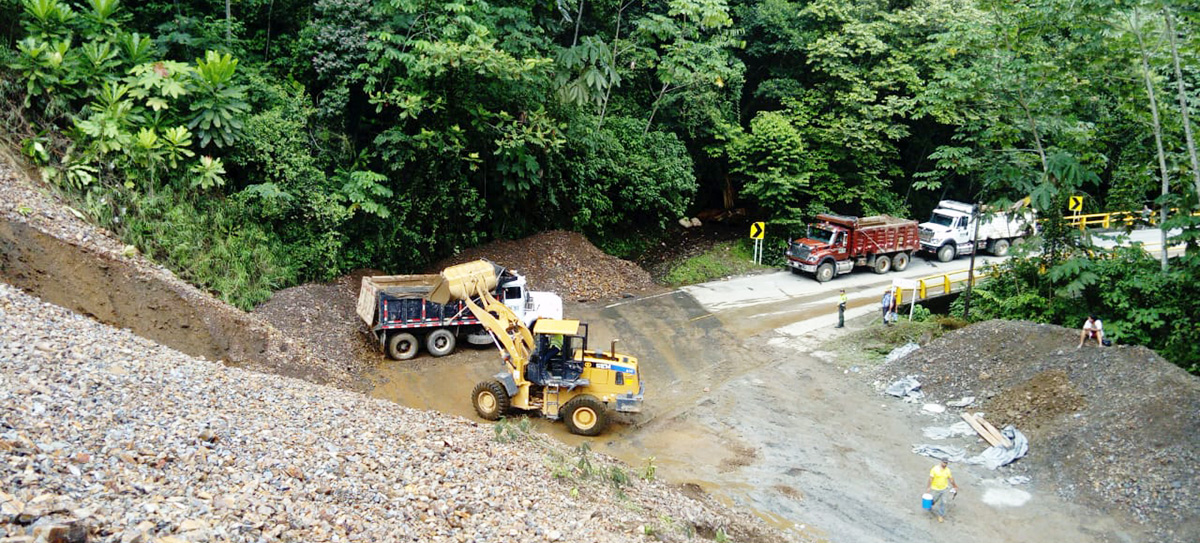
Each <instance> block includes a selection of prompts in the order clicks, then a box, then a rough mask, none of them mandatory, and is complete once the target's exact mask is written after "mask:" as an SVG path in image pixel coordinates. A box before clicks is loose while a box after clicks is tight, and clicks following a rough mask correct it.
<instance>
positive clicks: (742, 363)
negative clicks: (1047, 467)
mask: <svg viewBox="0 0 1200 543" xmlns="http://www.w3.org/2000/svg"><path fill="white" fill-rule="evenodd" d="M880 279H881V278H874V281H875V283H878V284H875V283H873V282H872V281H871V280H867V279H864V280H863V281H862V283H863V284H861V285H858V286H857V288H859V289H861V290H862V292H863V294H860V295H858V297H859V299H860V300H859V301H858V302H856V303H857V304H858V309H856V314H858V315H861V316H860V317H858V319H857V320H852V322H851V326H850V328H851V329H853V328H854V327H858V326H867V325H870V321H871V320H872V318H873V314H874V313H873V312H874V301H875V300H874V298H875V296H874V291H875V290H882V288H883V285H884V284H886V283H885V282H883V283H880V282H879V281H880ZM808 282H809V283H813V282H812V281H811V280H809V281H808ZM748 283H750V284H758V285H763V284H764V281H763V280H762V278H758V279H757V280H748ZM856 284H857V283H856ZM701 288H703V287H701ZM868 292H869V293H870V294H867V293H868ZM759 294H761V293H759ZM759 294H756V293H755V292H754V291H750V290H747V291H746V292H745V294H744V298H746V299H752V298H756V297H760V296H759ZM810 296H811V297H813V299H812V300H810V301H809V303H811V304H812V305H813V306H814V309H812V310H811V311H809V312H805V311H800V312H797V313H792V314H789V315H787V316H782V317H781V316H778V313H779V311H780V309H779V307H775V305H777V304H779V303H780V300H767V301H766V302H765V305H764V304H763V303H759V304H753V303H750V304H736V303H728V304H727V305H726V306H725V307H726V308H727V310H726V311H716V312H713V311H710V310H709V308H706V307H705V306H704V305H702V304H701V303H700V302H699V301H698V300H697V298H696V297H694V296H693V295H691V294H688V293H686V292H682V291H673V292H669V293H665V294H660V295H654V296H648V297H646V298H641V299H637V300H630V301H623V302H619V303H617V304H609V305H608V306H601V305H584V304H568V307H567V308H566V311H565V313H566V314H567V315H571V316H573V317H579V318H581V319H582V320H584V321H586V322H588V323H589V324H590V325H591V341H592V346H593V348H595V347H602V348H607V346H608V340H609V339H610V338H612V337H619V338H620V339H621V342H620V343H619V344H618V345H619V347H618V349H619V350H621V351H623V352H629V353H633V354H636V355H637V356H639V357H640V360H641V364H642V371H643V375H644V379H645V380H646V383H647V385H646V386H647V392H646V398H647V400H646V406H645V407H646V411H645V412H644V413H642V414H640V415H639V416H638V417H636V418H634V419H632V420H629V421H626V424H620V425H616V426H614V427H613V428H612V429H610V431H609V432H608V433H606V434H605V435H603V436H601V437H600V438H596V439H594V440H592V442H591V443H592V447H593V448H594V449H596V450H599V451H601V452H604V453H607V454H610V455H613V456H616V457H618V458H620V459H622V460H624V461H625V462H627V463H628V464H630V465H632V466H644V465H647V463H648V462H651V463H652V464H653V465H654V466H655V467H656V468H657V470H658V474H659V475H660V476H662V477H665V478H667V479H668V480H671V481H674V482H679V483H693V484H696V485H699V486H701V487H702V488H704V489H705V490H707V491H708V492H710V493H712V494H714V495H715V496H717V497H718V498H720V499H723V500H727V501H729V502H731V503H735V504H738V505H742V506H746V507H749V508H751V509H753V510H754V511H756V512H757V513H758V514H759V515H761V516H762V517H763V518H765V519H767V520H768V521H769V522H771V523H773V524H775V525H777V526H779V527H781V528H784V529H786V530H789V531H792V532H794V533H797V534H798V535H800V536H801V537H803V538H804V539H809V540H814V541H833V542H856V543H869V542H894V541H932V542H940V541H945V542H955V543H963V542H970V541H979V542H984V541H987V542H1006V541H1011V542H1024V541H1097V542H1107V541H1112V542H1123V541H1142V540H1143V539H1142V537H1141V535H1140V533H1139V532H1138V528H1137V527H1136V526H1134V525H1132V524H1130V523H1126V522H1123V521H1122V520H1121V519H1117V518H1113V517H1110V516H1105V515H1101V514H1098V513H1096V512H1094V511H1092V510H1088V509H1084V508H1082V507H1078V506H1075V505H1073V504H1071V503H1067V502H1064V501H1063V500H1061V499H1059V498H1057V497H1056V496H1055V494H1054V493H1053V491H1052V489H1049V488H1039V487H1037V486H1036V485H1033V486H1029V485H1025V486H1023V487H1019V488H1015V487H1011V486H1009V485H1007V484H1005V483H1003V482H1002V481H1001V476H1002V474H1003V472H990V471H987V470H986V469H984V468H980V467H975V466H966V465H956V466H954V467H953V469H954V470H955V475H956V478H957V480H958V482H959V485H960V486H961V487H962V488H963V492H962V493H961V494H960V495H959V497H958V498H957V499H956V500H955V502H954V504H953V506H952V510H951V512H950V514H949V517H948V519H947V523H946V524H938V523H937V522H936V521H935V520H934V519H933V518H932V517H930V516H929V515H928V514H927V513H925V512H924V511H922V510H921V509H920V495H921V493H922V492H923V491H924V485H925V482H926V477H927V474H928V470H929V467H930V466H932V465H933V463H934V461H933V460H932V459H929V458H925V457H921V456H917V455H915V454H913V453H912V452H911V448H912V446H913V444H915V443H919V442H922V441H923V438H922V436H921V428H922V426H927V425H929V424H930V420H929V418H928V417H926V416H923V415H921V414H920V412H919V409H918V407H919V406H914V405H912V404H906V403H903V402H900V401H898V400H896V399H894V398H890V397H886V396H881V395H879V394H878V393H876V392H875V391H874V389H873V388H872V387H870V386H869V384H868V383H865V382H863V381H862V380H860V379H856V378H855V377H854V376H853V375H852V374H849V373H846V372H844V370H843V369H841V368H838V367H835V366H833V365H831V364H830V363H828V362H824V361H822V360H821V359H820V358H817V357H814V356H812V352H813V351H814V350H817V349H819V348H820V346H821V345H822V344H823V343H824V342H825V341H826V340H828V339H829V338H830V337H831V336H832V335H833V333H834V332H835V330H833V329H832V328H830V327H829V326H825V327H821V328H814V330H813V331H810V332H800V333H793V334H789V333H785V332H780V331H777V330H776V328H782V329H785V330H786V329H787V327H788V326H789V325H791V324H795V322H804V321H805V320H810V319H821V318H823V319H824V320H825V321H826V322H827V323H828V324H832V322H831V321H830V318H829V316H828V308H831V307H834V306H833V305H832V302H830V301H828V300H824V301H823V300H822V298H821V297H822V295H820V294H812V295H810ZM826 296H827V295H826ZM701 298H703V296H701ZM729 299H732V298H729ZM760 301H761V300H760ZM821 305H823V306H824V307H825V308H826V310H825V311H824V317H821V316H819V314H820V313H822V311H821V310H820V309H818V308H816V306H821ZM756 306H757V308H758V310H759V311H761V312H763V313H774V314H776V316H775V317H772V318H770V319H766V320H767V321H768V322H770V325H769V326H768V329H766V330H762V329H760V328H762V327H761V326H758V325H747V323H746V322H745V321H746V320H747V319H748V318H750V317H749V316H748V315H751V314H754V313H755V311H754V309H753V308H754V307H756ZM789 320H791V321H795V322H788V321H789ZM771 326H773V327H776V328H770V327H771ZM497 368H499V363H498V359H497V358H496V354H495V352H493V351H488V350H483V351H474V350H466V351H464V350H460V352H459V353H457V354H455V355H453V356H450V357H446V358H441V359H432V358H428V357H422V358H420V359H418V360H417V361H414V362H409V363H399V362H392V361H388V362H384V363H382V364H381V365H380V370H379V372H378V374H377V375H376V379H377V382H378V385H377V386H376V388H375V389H374V392H373V395H375V396H378V397H384V398H389V399H392V400H394V401H397V402H400V403H403V404H405V405H409V406H413V407H422V408H429V409H435V410H438V411H443V412H446V413H452V414H458V415H463V416H467V417H473V416H474V414H473V413H472V412H471V407H470V402H469V399H468V398H469V394H470V389H471V387H472V386H473V384H474V383H475V382H477V381H479V380H481V379H486V378H488V376H489V375H491V374H492V373H495V372H496V371H497ZM538 425H539V427H540V428H542V429H543V430H544V431H546V432H549V433H551V434H552V435H555V436H556V437H558V438H559V439H561V440H563V441H566V442H568V443H578V442H581V441H583V439H584V438H579V437H576V436H571V435H569V434H568V433H567V432H566V430H565V428H564V427H563V425H562V424H556V423H549V422H547V421H539V423H538ZM651 458H653V460H652V461H651V460H649V459H651ZM1017 504H1020V505H1017Z"/></svg>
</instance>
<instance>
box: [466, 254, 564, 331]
mask: <svg viewBox="0 0 1200 543" xmlns="http://www.w3.org/2000/svg"><path fill="white" fill-rule="evenodd" d="M497 297H498V298H499V300H500V301H501V302H503V303H504V305H505V306H507V307H508V308H509V309H511V310H512V312H513V313H514V314H516V315H517V317H519V318H520V319H521V322H524V323H525V326H529V327H532V326H533V323H534V321H536V320H538V319H542V318H545V319H561V318H562V316H563V303H562V297H561V296H559V295H558V294H555V293H553V292H539V291H532V290H529V283H528V282H527V281H526V280H525V276H524V275H521V274H520V273H517V271H516V270H507V271H505V272H504V274H503V275H502V276H501V277H500V285H499V287H498V288H497ZM467 341H468V342H470V343H472V344H475V345H488V344H490V343H492V338H491V335H489V334H488V332H487V331H486V330H480V331H479V332H477V333H473V334H469V335H468V336H467Z"/></svg>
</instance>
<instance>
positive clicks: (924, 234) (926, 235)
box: [920, 228, 933, 242]
mask: <svg viewBox="0 0 1200 543" xmlns="http://www.w3.org/2000/svg"><path fill="white" fill-rule="evenodd" d="M920 236H921V241H925V242H928V241H929V240H931V239H933V230H927V229H925V228H922V229H921V234H920Z"/></svg>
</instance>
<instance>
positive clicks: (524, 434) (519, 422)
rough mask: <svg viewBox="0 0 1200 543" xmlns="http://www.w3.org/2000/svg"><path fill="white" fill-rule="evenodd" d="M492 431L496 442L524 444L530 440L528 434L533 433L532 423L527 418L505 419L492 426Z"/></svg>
mask: <svg viewBox="0 0 1200 543" xmlns="http://www.w3.org/2000/svg"><path fill="white" fill-rule="evenodd" d="M492 429H493V430H495V431H496V441H497V442H500V443H515V442H524V441H529V439H530V432H532V431H533V423H532V422H530V421H529V417H521V418H518V419H510V418H508V417H505V418H502V419H500V420H499V421H497V422H496V424H494V425H492Z"/></svg>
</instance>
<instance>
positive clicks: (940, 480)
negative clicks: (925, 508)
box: [928, 460, 958, 522]
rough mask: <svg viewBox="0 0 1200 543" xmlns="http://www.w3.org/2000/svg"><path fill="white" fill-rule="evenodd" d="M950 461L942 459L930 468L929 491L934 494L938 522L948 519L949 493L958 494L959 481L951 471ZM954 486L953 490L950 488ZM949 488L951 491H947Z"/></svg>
mask: <svg viewBox="0 0 1200 543" xmlns="http://www.w3.org/2000/svg"><path fill="white" fill-rule="evenodd" d="M949 466H950V462H949V461H947V460H942V463H940V464H938V465H936V466H933V468H931V469H930V470H929V485H928V486H929V493H930V494H933V508H932V510H931V511H932V512H933V514H935V515H937V518H938V522H945V521H946V500H947V498H949V496H947V494H951V495H954V494H958V483H956V482H954V475H952V474H951V473H950V467H949ZM951 488H953V490H950V489H951ZM947 490H949V491H950V492H946V491H947Z"/></svg>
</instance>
